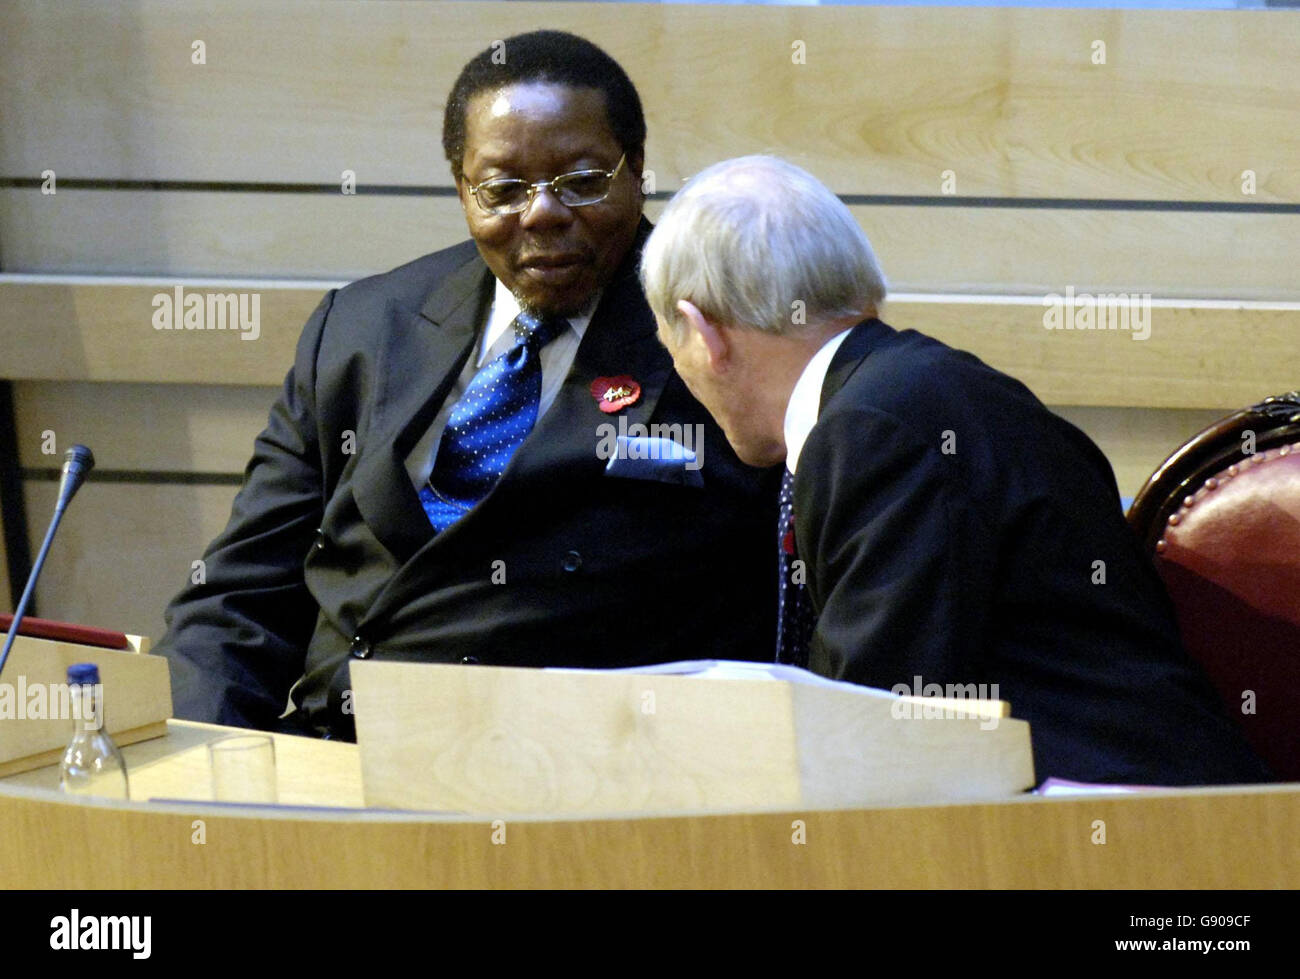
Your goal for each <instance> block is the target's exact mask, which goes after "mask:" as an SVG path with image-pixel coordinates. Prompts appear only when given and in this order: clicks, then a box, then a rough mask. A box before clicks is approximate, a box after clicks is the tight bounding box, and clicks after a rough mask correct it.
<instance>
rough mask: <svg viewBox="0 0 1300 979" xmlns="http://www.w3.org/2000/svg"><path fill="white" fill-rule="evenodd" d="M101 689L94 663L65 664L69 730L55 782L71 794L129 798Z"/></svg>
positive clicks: (96, 667) (123, 763)
mask: <svg viewBox="0 0 1300 979" xmlns="http://www.w3.org/2000/svg"><path fill="white" fill-rule="evenodd" d="M102 690H103V687H102V686H101V685H100V682H99V667H98V666H96V665H95V664H94V663H77V664H76V665H74V666H69V667H68V693H69V698H68V699H69V702H70V706H71V708H72V724H73V728H72V732H73V733H72V741H71V743H70V744H69V745H68V750H67V751H65V752H64V753H63V766H62V775H61V777H60V780H59V784H60V785H61V786H62V787H63V791H64V792H70V793H72V794H74V795H97V796H107V797H108V798H112V799H129V798H130V790H129V789H128V787H127V780H126V762H124V761H123V760H122V752H120V751H119V750H118V748H117V745H116V744H114V743H113V739H112V738H111V737H109V735H108V729H107V728H106V727H105V726H104V704H103V700H102V698H101V692H102Z"/></svg>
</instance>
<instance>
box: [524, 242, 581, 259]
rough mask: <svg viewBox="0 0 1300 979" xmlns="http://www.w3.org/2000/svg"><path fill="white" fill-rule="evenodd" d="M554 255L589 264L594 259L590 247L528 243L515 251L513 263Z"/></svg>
mask: <svg viewBox="0 0 1300 979" xmlns="http://www.w3.org/2000/svg"><path fill="white" fill-rule="evenodd" d="M556 255H567V256H572V257H576V258H579V259H581V260H582V261H585V262H589V261H592V260H593V259H594V258H595V257H596V253H595V250H594V249H592V248H591V247H590V246H585V245H579V244H576V243H575V244H569V243H567V242H563V241H553V242H550V241H529V242H525V243H523V244H522V245H520V246H519V247H518V248H517V249H515V255H514V258H515V263H516V264H522V263H524V262H530V261H534V260H536V259H539V258H549V257H552V256H556Z"/></svg>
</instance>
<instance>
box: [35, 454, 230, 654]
mask: <svg viewBox="0 0 1300 979" xmlns="http://www.w3.org/2000/svg"><path fill="white" fill-rule="evenodd" d="M250 448H251V446H250ZM236 491H237V487H233V486H168V485H149V484H146V483H102V482H87V483H86V485H85V486H83V487H82V488H81V491H80V492H79V493H78V494H77V498H76V500H74V501H73V504H72V506H70V507H69V508H68V510H67V512H66V514H65V515H64V518H63V524H62V525H61V526H60V528H59V535H58V537H56V538H55V541H54V546H53V547H51V548H50V555H49V557H48V559H47V560H46V563H45V571H44V572H43V573H42V575H41V580H40V583H39V584H38V585H37V587H36V601H37V602H38V603H39V605H40V613H41V616H42V617H44V618H52V619H61V620H66V621H71V622H84V623H89V624H92V625H97V626H102V627H104V628H106V629H119V630H121V631H123V632H129V633H134V634H139V635H147V636H151V637H153V638H155V639H156V638H158V637H159V636H161V635H162V631H163V609H164V608H165V607H166V604H167V602H168V601H169V600H170V599H171V598H172V596H173V595H175V594H176V592H178V591H180V589H181V587H182V586H183V585H184V584H185V581H186V578H187V577H188V575H189V573H190V562H191V561H194V560H196V559H198V558H200V557H201V556H202V555H203V549H204V548H205V547H206V546H207V544H208V542H209V541H210V540H212V538H213V537H215V536H216V535H217V533H218V532H219V531H220V530H221V528H223V527H224V526H225V525H226V521H227V520H228V519H229V517H230V504H231V501H232V500H233V499H234V497H235V493H236ZM57 493H58V484H57V483H54V482H35V481H29V482H28V483H27V513H28V517H27V519H28V522H29V525H30V527H31V530H32V534H33V544H32V553H33V554H35V553H36V548H37V547H38V546H39V545H40V535H43V534H44V533H45V526H46V524H47V523H48V522H49V519H50V515H51V513H53V510H54V500H55V497H56V496H57Z"/></svg>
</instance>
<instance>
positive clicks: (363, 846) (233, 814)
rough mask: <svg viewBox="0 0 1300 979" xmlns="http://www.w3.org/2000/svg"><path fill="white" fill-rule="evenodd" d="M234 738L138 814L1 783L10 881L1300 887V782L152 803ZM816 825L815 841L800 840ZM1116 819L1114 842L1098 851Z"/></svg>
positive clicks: (179, 755) (36, 778)
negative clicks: (994, 793) (560, 808)
mask: <svg viewBox="0 0 1300 979" xmlns="http://www.w3.org/2000/svg"><path fill="white" fill-rule="evenodd" d="M228 730H230V729H225V728H220V727H216V726H213V725H207V724H192V723H189V722H182V721H171V722H169V733H168V736H167V737H166V738H162V739H158V740H155V741H152V742H145V743H142V744H139V745H133V746H131V747H129V748H127V749H126V750H125V752H124V754H125V755H126V757H127V764H128V766H129V768H130V774H131V787H132V796H133V799H132V801H131V802H108V801H98V802H89V801H84V800H74V799H69V798H66V797H64V796H62V795H61V794H60V793H59V791H58V788H57V785H58V772H57V770H56V769H54V768H48V769H41V770H39V771H35V772H27V773H24V774H22V775H16V776H12V777H10V778H8V779H4V780H0V882H3V883H4V885H5V886H7V887H15V888H17V887H38V888H39V887H59V888H208V887H219V888H264V887H272V888H278V887H289V888H293V887H323V888H389V887H580V888H587V887H592V888H621V887H673V888H692V887H709V888H713V887H760V888H761V887H780V888H784V887H909V888H911V887H916V888H949V887H993V888H1038V887H1044V888H1072V887H1087V888H1092V887H1095V888H1297V887H1300V785H1294V784H1293V785H1277V786H1257V787H1250V788H1217V789H1203V790H1190V791H1189V790H1183V791H1177V790H1170V791H1168V792H1160V793H1152V794H1143V795H1133V796H1093V797H1085V798H1071V799H1061V798H1055V799H1040V798H1032V797H1025V798H1019V799H1014V800H1009V801H1007V802H1001V803H991V804H981V805H954V806H924V807H896V808H880V809H862V810H848V809H845V810H818V811H808V812H761V813H755V812H748V813H731V814H696V815H681V814H674V815H671V816H661V815H655V814H635V815H629V816H617V817H611V818H601V819H590V818H583V819H565V818H557V817H554V816H538V817H530V818H519V817H512V818H510V819H509V820H506V821H504V822H496V823H494V821H493V820H491V819H490V818H486V817H481V816H475V817H467V816H458V815H448V814H425V813H397V812H382V811H375V810H365V809H359V808H338V809H326V808H315V809H293V808H283V807H279V808H272V809H260V808H257V807H225V806H218V805H215V804H213V803H211V802H203V801H196V802H193V803H180V804H159V803H146V802H142V801H137V800H141V799H143V798H146V797H156V796H162V795H166V796H171V797H176V796H180V795H186V794H193V795H195V796H199V797H202V796H205V795H206V793H207V787H206V783H207V760H206V752H205V750H204V747H203V746H204V745H205V744H206V743H207V741H209V740H211V739H212V738H214V737H217V736H219V735H221V734H223V733H226V732H227V731H228ZM276 752H277V769H278V776H279V783H280V797H281V799H282V800H283V801H284V802H285V803H287V804H291V805H309V806H340V807H359V806H360V805H361V780H360V766H359V762H358V755H357V749H356V746H355V745H350V744H343V743H339V742H332V741H314V740H312V739H307V738H295V737H289V736H276ZM796 820H798V821H801V822H802V826H803V835H804V838H805V840H806V842H805V843H802V844H796V843H794V842H793V841H792V840H793V837H794V836H795V835H796V832H797V825H796ZM1099 820H1100V821H1102V822H1104V828H1105V840H1106V842H1105V843H1104V844H1102V843H1096V842H1093V840H1094V839H1096V838H1097V836H1098V832H1099V826H1098V822H1097V821H1099ZM494 838H495V839H496V840H497V841H498V842H494ZM200 841H201V842H200ZM502 841H503V842H502ZM88 852H94V853H95V854H96V857H95V859H94V860H88V859H87V857H86V854H87V853H88Z"/></svg>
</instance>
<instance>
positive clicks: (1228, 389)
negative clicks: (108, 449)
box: [0, 277, 1300, 410]
mask: <svg viewBox="0 0 1300 979" xmlns="http://www.w3.org/2000/svg"><path fill="white" fill-rule="evenodd" d="M40 279H41V280H40V281H35V280H14V279H7V280H6V279H0V320H3V321H4V322H6V323H7V330H6V332H7V334H8V340H9V342H10V343H11V344H12V346H11V348H10V351H9V354H8V356H7V357H6V364H5V371H6V373H7V374H8V375H9V376H10V377H14V378H30V379H42V380H93V381H137V382H144V383H158V382H166V383H189V384H236V385H255V384H278V383H280V382H281V381H282V380H283V377H284V372H285V371H286V370H287V369H288V368H289V366H290V365H291V364H292V362H293V351H294V347H295V345H296V343H297V340H298V336H299V334H300V333H301V331H302V324H303V323H304V322H305V320H306V319H307V317H308V315H309V314H310V313H311V311H312V310H313V309H314V308H315V307H316V305H317V303H318V302H319V301H320V299H321V296H322V295H323V289H315V288H303V287H301V286H285V285H281V284H277V283H275V282H272V281H268V282H266V283H263V284H257V283H250V282H239V281H236V282H233V283H231V282H222V281H220V280H214V281H212V282H208V283H197V284H190V285H189V286H188V287H187V286H186V284H185V281H184V280H164V279H158V280H152V281H146V282H143V283H141V284H138V285H137V284H133V285H113V284H99V283H94V282H83V281H80V280H76V279H73V280H68V279H65V278H60V277H48V278H47V277H40ZM178 285H179V286H180V287H181V289H182V295H185V294H186V293H187V292H193V291H197V292H200V293H202V294H205V295H206V294H207V293H217V294H223V295H226V294H237V293H240V292H246V293H250V295H251V294H252V293H256V294H257V295H258V296H259V297H260V299H259V308H260V311H261V316H260V321H259V327H258V333H257V338H256V339H252V340H250V339H247V337H250V336H252V332H251V331H250V332H247V333H244V332H241V331H239V330H232V329H226V330H218V329H207V330H159V329H156V328H155V327H154V326H153V325H152V317H153V313H154V306H153V297H154V296H157V295H165V296H172V295H174V290H175V288H176V287H177V286H178ZM1064 292H1065V290H1064V287H1063V288H1062V290H1061V294H1063V293H1064ZM250 301H251V300H250ZM1044 312H1045V307H1044V304H1043V300H1042V299H1041V298H1035V297H1015V296H986V295H974V296H949V295H928V296H918V295H912V294H901V295H899V294H895V295H894V296H893V297H892V298H890V299H889V300H888V301H887V304H886V306H885V309H884V311H883V314H882V315H883V317H884V318H885V319H886V320H888V321H889V322H891V324H892V325H894V326H896V327H899V328H900V329H901V328H913V329H917V330H920V331H921V332H923V333H927V334H929V335H931V336H934V337H936V338H938V339H940V340H943V341H945V342H946V343H949V344H951V345H952V346H955V347H958V348H960V349H963V350H969V351H970V352H972V353H974V354H975V355H976V356H979V357H981V358H982V359H984V360H985V361H987V362H988V363H989V364H990V365H992V366H993V367H996V368H998V369H999V370H1003V371H1006V372H1007V373H1009V374H1011V375H1012V376H1013V377H1017V378H1019V379H1020V380H1022V381H1024V382H1025V383H1026V384H1027V385H1028V386H1029V388H1030V389H1031V390H1033V391H1034V393H1035V394H1037V395H1038V396H1039V397H1040V398H1041V399H1042V400H1043V401H1045V402H1046V403H1048V404H1073V405H1098V406H1102V405H1123V406H1129V407H1148V408H1224V409H1229V410H1231V409H1235V408H1238V407H1240V406H1242V405H1245V404H1249V403H1252V402H1254V401H1256V400H1259V399H1260V398H1262V397H1264V396H1265V394H1267V393H1277V392H1281V391H1286V390H1289V389H1290V388H1291V387H1292V386H1294V384H1295V378H1296V371H1297V369H1300V352H1298V351H1300V347H1297V346H1296V344H1295V337H1296V336H1297V335H1300V303H1295V302H1287V303H1283V302H1239V303H1232V302H1217V301H1204V302H1202V301H1198V300H1185V301H1179V300H1154V299H1153V300H1152V301H1151V311H1150V321H1149V322H1150V335H1149V336H1148V337H1147V338H1145V339H1138V334H1137V333H1135V332H1133V331H1131V330H1130V331H1124V330H1091V331H1088V330H1053V329H1046V328H1045V326H1044ZM1261 392H1263V393H1261Z"/></svg>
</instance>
